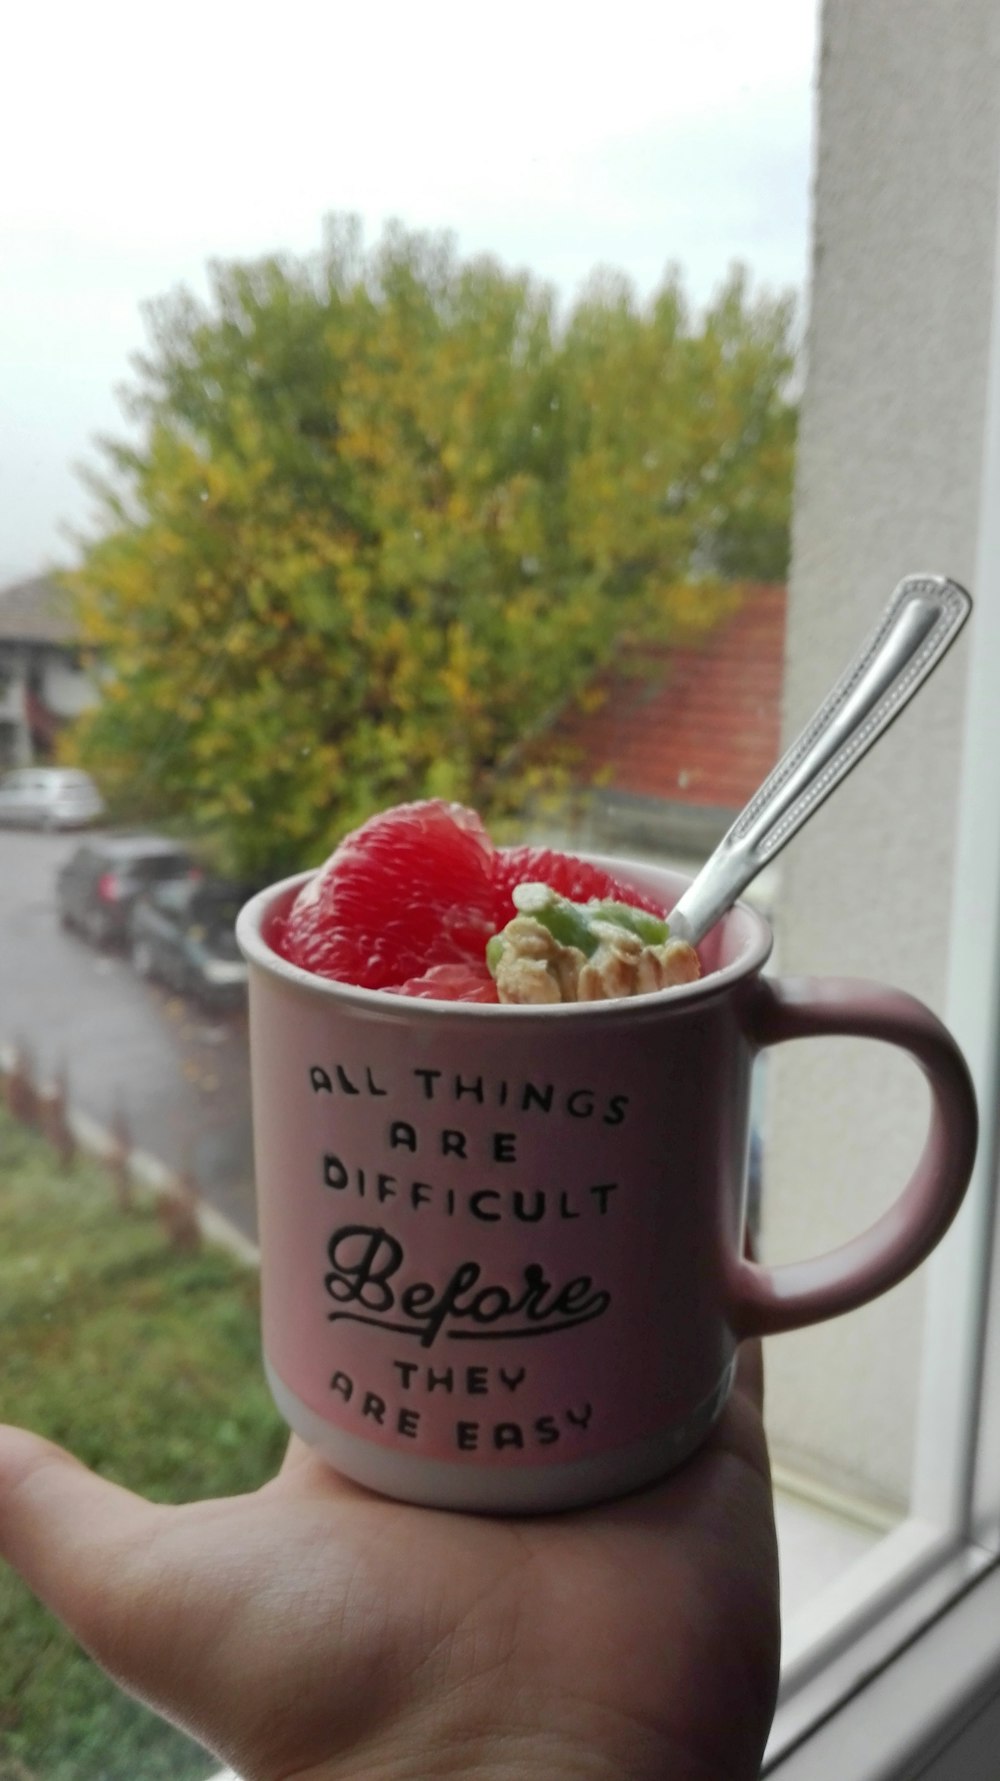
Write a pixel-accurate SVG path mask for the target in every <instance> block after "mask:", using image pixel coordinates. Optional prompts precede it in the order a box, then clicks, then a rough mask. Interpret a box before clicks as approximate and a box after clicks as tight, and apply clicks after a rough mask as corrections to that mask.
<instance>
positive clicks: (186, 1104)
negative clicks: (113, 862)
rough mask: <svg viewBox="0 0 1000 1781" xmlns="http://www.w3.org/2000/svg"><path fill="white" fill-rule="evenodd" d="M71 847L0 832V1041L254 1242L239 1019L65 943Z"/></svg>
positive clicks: (115, 959)
mask: <svg viewBox="0 0 1000 1781" xmlns="http://www.w3.org/2000/svg"><path fill="white" fill-rule="evenodd" d="M79 842H80V837H79V836H76V835H40V834H35V833H33V832H27V831H19V830H13V829H0V1044H2V1043H7V1044H14V1043H20V1044H25V1045H27V1046H28V1047H30V1050H31V1052H32V1053H33V1055H34V1058H35V1060H36V1063H37V1076H38V1078H39V1080H45V1079H46V1078H48V1079H51V1078H52V1077H53V1076H54V1075H55V1074H56V1072H57V1071H59V1070H63V1069H64V1070H65V1071H66V1073H67V1076H68V1080H69V1098H70V1102H71V1104H72V1106H73V1107H74V1108H76V1109H78V1110H79V1111H80V1112H81V1113H87V1114H89V1115H90V1116H91V1117H92V1118H93V1119H96V1120H99V1121H100V1122H101V1123H102V1124H104V1125H110V1124H111V1122H112V1120H113V1119H114V1117H115V1115H116V1114H117V1113H119V1112H123V1113H124V1114H125V1116H126V1118H127V1119H128V1122H129V1126H130V1129H131V1132H132V1137H133V1140H134V1142H135V1144H136V1146H137V1147H138V1148H139V1149H141V1150H146V1151H150V1152H152V1154H153V1155H154V1156H156V1157H158V1158H160V1159H161V1160H162V1161H163V1162H165V1163H166V1164H168V1166H169V1167H171V1168H173V1169H176V1170H178V1171H183V1170H188V1171H190V1172H191V1174H192V1175H193V1176H194V1178H195V1181H196V1183H197V1185H198V1188H199V1190H200V1192H202V1193H203V1194H204V1195H205V1197H206V1198H207V1199H208V1200H210V1201H211V1203H212V1204H213V1205H214V1206H216V1207H217V1208H218V1210H219V1211H220V1212H223V1213H225V1214H226V1216H227V1217H228V1218H231V1219H232V1221H233V1223H234V1224H236V1225H237V1226H238V1227H239V1228H240V1230H242V1231H244V1232H246V1233H247V1234H248V1235H252V1234H253V1232H254V1202H253V1163H252V1150H251V1137H250V1088H249V1076H248V1065H247V1045H246V1021H245V1018H244V1017H243V1016H242V1015H227V1016H226V1017H225V1018H222V1019H219V1018H216V1017H214V1016H209V1015H206V1014H204V1013H203V1012H201V1011H200V1010H199V1009H198V1008H197V1007H195V1006H194V1005H193V1004H190V1003H187V1002H185V1001H182V1000H181V999H180V998H179V997H177V996H174V995H172V994H171V993H170V992H169V991H166V990H164V989H162V988H160V987H158V986H156V985H154V984H148V983H145V982H144V981H142V980H141V979H140V978H138V977H136V975H135V973H134V972H133V971H132V969H131V967H130V966H129V964H128V962H127V960H126V959H125V957H124V956H123V955H121V954H119V953H101V952H97V951H95V950H94V948H93V947H92V946H90V945H88V944H87V942H86V941H84V940H82V939H80V938H79V936H78V935H76V934H67V933H64V932H63V930H62V928H61V927H60V925H59V921H58V918H57V914H56V903H55V876H56V872H57V870H58V868H59V866H60V865H61V864H62V861H63V860H64V859H66V857H67V856H68V855H69V854H70V853H71V852H72V851H73V849H74V848H75V847H77V846H78V845H79Z"/></svg>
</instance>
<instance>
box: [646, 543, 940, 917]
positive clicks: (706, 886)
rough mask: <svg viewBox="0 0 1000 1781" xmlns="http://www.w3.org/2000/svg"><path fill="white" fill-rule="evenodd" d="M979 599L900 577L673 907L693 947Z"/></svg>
mask: <svg viewBox="0 0 1000 1781" xmlns="http://www.w3.org/2000/svg"><path fill="white" fill-rule="evenodd" d="M971 611H972V600H971V598H970V596H969V595H968V594H967V593H966V591H965V589H964V588H963V587H960V586H959V584H958V583H957V582H956V581H949V580H948V579H947V577H946V576H944V575H910V576H907V578H906V580H905V581H901V582H900V584H899V586H898V587H897V589H896V591H895V593H894V594H893V596H892V599H891V600H890V601H889V604H888V606H887V607H886V609H885V612H884V613H883V614H882V617H881V619H880V621H879V623H878V624H877V625H876V627H875V629H874V631H873V632H872V634H871V636H870V637H869V638H868V640H867V642H866V643H865V644H864V645H863V647H862V649H861V651H860V653H859V654H858V655H857V656H856V657H855V659H854V661H853V662H852V663H851V665H850V667H849V668H847V670H846V671H845V673H844V674H843V675H842V676H841V678H840V680H838V682H837V684H836V686H835V687H834V688H833V690H832V692H831V693H830V694H829V695H828V697H827V698H826V699H825V700H824V702H823V704H822V705H821V706H820V708H819V710H818V711H817V713H816V715H815V717H814V718H813V719H812V721H811V722H810V723H808V724H807V725H806V727H805V729H804V730H803V731H802V734H801V735H800V736H799V737H798V738H797V739H796V741H795V742H793V743H792V745H791V747H790V748H789V749H788V750H787V752H786V753H785V754H784V755H782V757H781V760H780V761H779V762H778V764H777V766H776V767H775V768H774V769H773V771H772V772H771V773H769V774H768V777H767V778H766V779H765V781H764V783H763V785H762V786H761V787H760V790H759V791H757V792H755V793H754V796H753V797H752V798H751V800H750V802H749V804H747V805H746V807H745V808H744V809H743V810H742V811H741V813H740V815H739V816H738V817H737V818H736V821H735V822H734V823H733V825H732V827H731V828H730V829H729V830H727V832H726V834H725V835H723V837H722V840H721V841H720V842H719V845H718V847H717V848H716V849H715V851H714V853H713V854H712V855H711V856H710V858H709V859H708V860H706V862H705V864H704V866H703V867H702V869H701V871H700V872H699V873H698V876H697V878H696V879H695V880H694V882H693V883H692V884H691V885H689V886H688V889H687V890H686V891H685V892H684V895H683V896H682V897H681V900H680V902H679V903H678V904H677V906H676V908H675V909H673V910H672V911H671V914H670V917H669V921H670V937H671V939H676V940H687V941H689V942H690V944H691V945H692V946H695V945H697V943H698V941H699V940H701V939H702V938H703V936H704V935H705V934H707V933H708V930H709V928H711V927H713V926H714V924H715V923H716V922H717V921H718V919H719V917H720V915H723V914H724V913H725V911H726V910H727V909H729V908H730V907H731V905H732V904H733V903H734V902H735V901H736V899H737V897H738V896H739V894H740V892H741V891H742V890H744V889H745V888H746V886H747V885H748V884H749V883H750V881H751V879H752V878H755V877H756V875H757V873H758V872H759V871H760V870H761V868H762V867H763V866H766V865H767V863H768V861H769V860H772V859H773V858H774V856H775V854H777V853H780V852H781V849H782V848H783V847H784V845H785V842H786V841H789V840H790V839H791V837H792V836H793V835H794V834H795V833H796V831H797V830H798V829H800V828H801V827H802V824H803V823H804V822H807V821H808V820H809V818H810V816H811V815H812V813H813V811H814V810H816V809H818V807H819V805H820V804H822V802H823V800H824V798H827V797H829V795H830V793H831V792H832V791H833V789H834V787H835V786H837V785H839V784H840V781H841V780H842V779H843V778H845V777H846V775H847V774H848V773H850V771H851V769H852V767H854V766H856V764H857V762H858V761H859V760H860V759H861V757H862V755H863V754H866V753H867V752H868V750H869V748H870V747H871V746H872V743H873V742H875V741H877V739H878V737H879V736H881V734H882V732H883V730H886V729H888V727H889V725H890V724H891V723H892V721H893V719H894V718H896V717H898V716H899V713H900V712H901V711H902V709H903V707H904V705H906V704H908V703H909V701H910V699H912V697H913V695H914V693H915V692H916V691H917V688H918V687H920V686H922V685H923V683H924V681H925V680H926V679H927V676H928V675H929V674H930V673H931V672H932V671H933V670H934V669H935V668H936V667H937V664H938V662H939V661H940V660H941V657H942V656H943V655H944V654H945V651H946V650H947V649H949V648H950V646H951V644H952V643H953V642H954V641H955V638H956V637H957V636H958V633H959V631H960V630H961V629H962V626H963V625H964V623H965V621H966V619H967V618H968V616H969V613H970V612H971Z"/></svg>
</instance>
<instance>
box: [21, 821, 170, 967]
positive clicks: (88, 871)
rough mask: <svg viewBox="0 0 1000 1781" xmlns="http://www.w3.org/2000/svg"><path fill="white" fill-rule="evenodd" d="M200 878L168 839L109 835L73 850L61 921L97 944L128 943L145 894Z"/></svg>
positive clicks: (61, 895) (60, 898)
mask: <svg viewBox="0 0 1000 1781" xmlns="http://www.w3.org/2000/svg"><path fill="white" fill-rule="evenodd" d="M193 875H195V876H199V877H200V873H199V872H198V868H197V866H196V865H195V862H194V860H193V859H192V858H191V855H190V854H189V853H188V851H187V849H186V848H184V847H181V846H179V845H178V843H177V842H176V841H170V840H169V839H167V837H166V836H164V835H106V836H102V837H101V838H100V839H99V840H96V839H95V840H93V841H85V842H83V843H82V845H81V846H80V847H78V848H76V849H75V850H74V852H73V853H72V854H71V855H70V857H69V859H68V860H67V861H66V864H65V865H64V866H63V868H62V870H61V871H60V872H59V874H58V876H57V878H56V904H57V907H58V910H59V919H60V921H61V922H62V924H63V927H66V928H76V929H77V930H78V932H80V933H81V934H85V935H86V936H87V939H88V940H92V941H93V942H94V943H95V945H97V946H111V945H114V944H118V945H124V944H125V943H126V942H127V941H128V935H129V915H130V913H131V909H132V905H133V903H134V902H135V899H136V897H137V896H138V895H139V893H140V891H144V890H148V889H149V887H150V886H151V885H153V884H159V883H161V882H162V881H163V880H164V879H180V880H182V881H183V880H184V879H187V878H190V877H192V876H193Z"/></svg>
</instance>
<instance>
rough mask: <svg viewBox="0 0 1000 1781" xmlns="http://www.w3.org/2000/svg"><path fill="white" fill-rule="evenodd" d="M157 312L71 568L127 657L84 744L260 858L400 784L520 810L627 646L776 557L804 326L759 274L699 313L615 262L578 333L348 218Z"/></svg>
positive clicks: (138, 789) (499, 283)
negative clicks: (754, 284) (635, 279)
mask: <svg viewBox="0 0 1000 1781" xmlns="http://www.w3.org/2000/svg"><path fill="white" fill-rule="evenodd" d="M148 321H149V331H150V335H151V345H150V348H149V350H148V352H147V353H146V354H145V355H144V356H142V357H140V358H139V359H137V360H136V367H135V368H136V379H135V382H134V384H133V386H132V388H131V390H130V391H129V392H128V393H127V395H126V398H125V400H126V409H127V412H128V414H129V416H130V418H131V420H132V421H133V423H134V424H135V429H136V433H137V439H138V442H137V443H123V442H116V441H108V440H105V441H103V442H102V449H103V453H104V456H105V458H106V460H107V464H108V468H107V470H106V471H105V472H104V473H103V474H101V475H96V476H92V477H91V479H90V480H91V484H92V487H93V488H94V490H95V492H96V494H97V496H98V499H99V502H100V511H101V520H100V526H99V532H98V535H97V536H96V537H95V538H93V539H92V540H90V541H89V542H86V543H85V545H84V550H83V560H82V565H81V567H80V569H79V570H78V571H77V572H75V573H74V575H73V576H72V577H71V578H70V581H71V585H72V587H73V588H74V590H75V592H76V595H77V598H78V602H79V608H80V612H81V615H82V620H83V623H84V627H85V634H86V636H87V638H88V639H89V641H90V643H91V644H92V645H93V646H94V647H95V648H96V649H98V650H99V651H100V652H101V653H102V657H103V659H104V660H105V661H106V663H107V665H108V669H109V672H108V674H107V677H106V682H105V697H104V699H103V701H102V704H101V706H100V707H99V708H98V709H97V710H96V711H95V713H94V714H92V715H91V716H90V717H88V718H87V719H86V720H84V722H83V723H82V725H81V726H80V728H79V730H78V732H77V736H76V738H75V740H74V744H73V746H74V748H75V750H76V751H77V752H78V754H79V755H80V757H81V758H83V759H84V760H86V761H87V762H88V763H89V764H91V765H92V766H93V767H94V768H95V770H97V771H98V772H99V773H100V774H101V776H102V779H103V781H104V783H105V784H106V785H107V786H108V789H109V791H110V792H111V795H112V797H113V798H114V800H115V802H116V804H117V806H118V809H119V810H120V811H121V813H122V814H126V815H127V814H131V813H136V814H138V813H141V812H144V811H148V810H150V809H155V810H156V812H157V814H158V815H159V816H160V817H163V816H165V815H166V816H169V815H170V814H172V813H173V814H176V815H178V816H179V817H182V818H183V819H184V820H185V821H186V822H188V823H192V822H193V823H194V824H196V825H197V826H198V827H199V828H200V829H201V830H202V832H203V833H204V834H207V835H214V836H215V837H216V839H217V841H218V844H219V850H220V857H223V858H224V859H225V860H226V861H227V863H228V864H230V865H232V866H235V867H238V868H240V869H242V870H248V871H261V872H270V871H273V870H276V869H277V870H280V869H286V870H287V869H291V868H292V867H294V866H296V865H298V864H299V863H305V862H307V861H308V860H309V859H312V858H316V857H319V856H320V855H321V854H322V853H323V851H324V850H325V849H327V848H328V847H329V846H330V845H332V843H333V842H334V840H336V839H337V838H338V837H339V835H341V834H342V833H343V832H344V831H345V830H346V829H347V828H349V827H351V826H353V825H354V824H355V823H357V822H358V821H360V820H362V819H363V818H364V817H365V816H366V815H367V814H368V813H369V812H370V811H371V810H372V809H374V808H376V807H378V806H380V805H385V804H388V803H392V802H394V801H397V800H399V799H401V798H406V797H415V796H424V795H443V796H448V797H459V798H463V799H468V800H469V801H471V802H473V803H476V804H477V805H478V806H479V807H480V808H482V809H483V810H485V811H489V812H490V813H492V814H497V813H498V812H502V811H503V810H504V809H510V808H512V807H514V806H515V805H516V803H517V801H518V799H519V798H520V797H521V796H522V795H523V793H524V791H525V789H526V788H527V787H528V786H529V785H531V784H532V783H533V782H534V781H536V780H537V778H538V776H539V774H540V772H541V771H542V769H541V768H540V767H539V764H538V761H539V756H538V751H537V749H535V750H532V749H531V748H530V747H529V748H526V747H525V739H526V738H531V737H535V736H537V735H538V733H539V731H542V730H544V727H545V726H546V724H547V723H548V722H549V720H550V719H551V717H552V715H553V713H554V712H555V711H557V710H558V709H559V707H560V706H561V705H562V704H563V703H564V702H565V700H566V699H567V698H568V697H570V696H571V695H572V694H573V693H574V692H577V691H579V690H580V689H581V688H583V687H585V686H586V684H587V682H588V681H589V680H590V679H591V677H592V676H593V674H594V672H595V670H596V668H598V667H599V666H600V665H601V664H602V663H603V662H604V661H605V660H606V659H607V657H608V656H609V654H610V652H611V651H612V650H613V649H614V648H615V647H616V646H617V645H618V644H620V643H621V642H622V641H623V640H629V639H634V638H636V637H641V636H643V635H646V634H655V635H657V636H658V637H661V638H662V637H663V636H664V635H669V634H670V630H671V627H672V626H673V624H674V623H675V622H676V620H677V615H678V613H679V612H680V611H682V610H685V611H687V612H688V613H690V610H691V608H692V606H693V607H694V608H695V609H696V610H697V611H698V613H700V615H701V617H702V618H703V619H706V620H707V619H710V618H711V616H712V614H713V612H714V610H715V609H716V604H717V601H718V599H719V598H720V597H721V596H720V594H719V590H718V588H717V585H716V582H715V581H714V580H713V579H712V578H713V577H717V576H718V575H719V574H723V575H726V576H737V575H740V574H743V573H747V572H749V573H751V574H753V575H756V576H764V575H769V574H774V573H780V571H781V569H782V568H783V565H784V555H783V553H784V551H785V549H786V543H785V540H786V538H787V518H788V502H789V488H790V471H791V457H792V446H793V429H794V414H793V410H792V407H791V405H790V402H789V398H788V384H789V378H790V374H791V370H792V363H793V357H792V349H791V329H792V315H791V309H790V305H789V303H788V302H787V300H773V299H768V298H758V299H755V300H754V299H751V297H750V295H749V292H748V289H747V285H746V281H745V279H744V277H743V276H742V275H734V277H733V278H732V279H731V280H730V282H729V283H728V285H727V286H726V288H725V290H724V291H723V293H722V295H721V296H720V298H719V300H718V302H717V303H716V304H714V305H713V307H712V309H711V310H710V311H709V312H708V314H707V316H706V317H705V318H704V319H703V320H702V321H700V322H695V321H694V320H693V319H692V318H691V317H690V315H689V314H688V312H687V310H686V307H685V304H684V301H683V297H682V294H681V290H680V286H679V282H678V280H677V279H676V277H671V278H669V279H668V280H667V281H666V282H665V284H664V286H663V288H662V289H661V290H660V291H659V292H658V293H657V295H656V296H655V297H654V299H653V301H652V302H651V303H650V304H649V305H648V306H645V307H643V306H640V305H639V304H638V303H637V301H636V299H635V297H634V296H633V294H632V292H631V291H630V289H629V288H628V286H627V285H625V284H624V283H623V282H622V281H621V280H619V279H616V278H614V277H612V276H610V275H604V276H602V277H600V278H598V279H596V280H595V281H594V282H593V283H592V285H591V286H590V288H589V289H588V290H587V291H586V292H585V294H584V296H583V297H582V299H581V300H580V302H579V303H578V304H577V305H576V306H575V308H574V309H573V310H572V312H571V314H570V315H569V316H568V318H567V320H566V322H565V324H564V325H560V322H559V318H558V317H557V314H556V310H555V305H554V300H553V296H552V293H551V291H550V290H548V289H547V288H546V287H544V286H541V285H539V284H538V283H537V282H535V281H534V280H533V279H532V278H531V277H529V276H528V275H526V274H521V273H518V274H513V273H510V272H507V271H505V270H503V269H502V268H501V267H500V266H498V265H497V264H496V263H495V262H493V261H492V260H489V259H478V260H473V261H462V260H460V259H459V258H458V256H457V255H456V253H455V251H454V249H453V247H452V246H451V244H450V243H449V242H448V240H447V239H440V238H432V237H425V236H420V235H411V234H407V233H406V232H404V231H403V230H402V229H401V228H399V227H393V228H390V229H389V230H387V232H386V234H385V235H384V237H383V239H382V241H381V243H380V244H379V245H378V246H377V247H376V248H375V249H374V250H372V251H370V252H365V250H364V248H363V245H362V242H361V237H360V233H359V230H358V227H357V225H356V223H354V222H350V221H347V222H340V223H335V224H332V225H330V226H329V228H328V231H327V236H326V240H325V245H324V248H323V250H322V252H321V253H320V254H319V255H317V256H316V257H315V259H312V260H309V261H296V260H291V259H282V258H272V259H268V260H264V261H261V262H259V263H257V264H251V265H241V264H234V265H220V266H216V267H215V268H214V269H213V273H212V289H211V297H210V299H209V301H208V302H207V303H199V302H197V301H196V300H195V299H194V298H193V297H192V296H191V295H190V294H188V293H185V292H183V291H182V292H179V293H176V294H174V295H173V296H171V297H170V298H168V299H166V300H165V301H163V302H161V303H159V304H157V305H155V306H154V307H153V308H152V309H151V310H150V312H149V316H148ZM692 575H694V576H695V579H694V580H693V581H692ZM692 590H694V591H692Z"/></svg>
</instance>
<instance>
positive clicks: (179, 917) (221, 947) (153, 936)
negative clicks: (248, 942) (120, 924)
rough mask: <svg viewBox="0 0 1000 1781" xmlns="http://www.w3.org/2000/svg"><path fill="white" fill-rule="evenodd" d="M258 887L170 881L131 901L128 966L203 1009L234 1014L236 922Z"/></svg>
mask: <svg viewBox="0 0 1000 1781" xmlns="http://www.w3.org/2000/svg"><path fill="white" fill-rule="evenodd" d="M258 888H259V887H258V886H256V885H252V884H236V883H233V882H231V881H230V880H228V879H220V878H202V879H191V878H186V879H185V878H174V879H168V880H166V881H165V882H164V883H163V884H156V885H153V886H151V888H150V889H149V890H148V891H145V892H144V893H143V895H142V896H141V897H139V898H137V899H136V902H135V903H134V905H133V908H132V914H131V917H130V920H129V935H130V945H131V951H132V963H133V964H134V966H135V968H136V970H137V971H138V972H139V974H140V976H142V977H155V978H157V979H158V981H159V982H160V983H165V984H167V986H168V987H169V988H170V989H175V990H178V991H179V992H180V994H181V995H186V996H191V997H193V998H194V1000H196V1001H198V1002H201V1003H202V1005H203V1006H204V1007H206V1008H213V1009H219V1010H221V1009H225V1008H238V1007H241V1006H242V1005H243V1002H244V1000H245V996H246V981H247V968H246V965H245V964H244V962H243V959H242V956H241V954H240V950H239V947H238V946H237V944H236V935H235V932H234V928H235V925H236V917H237V915H238V914H239V912H240V910H241V909H242V907H243V904H244V903H245V902H246V901H247V899H248V898H249V897H252V896H253V894H254V891H255V890H256V889H258Z"/></svg>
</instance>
